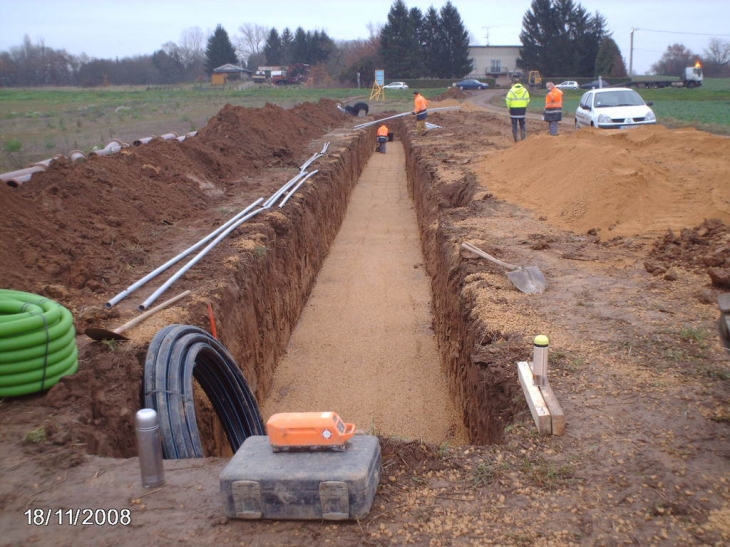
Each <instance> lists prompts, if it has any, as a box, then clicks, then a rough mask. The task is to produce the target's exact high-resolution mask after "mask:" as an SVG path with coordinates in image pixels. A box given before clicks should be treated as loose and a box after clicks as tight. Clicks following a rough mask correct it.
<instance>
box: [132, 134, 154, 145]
mask: <svg viewBox="0 0 730 547" xmlns="http://www.w3.org/2000/svg"><path fill="white" fill-rule="evenodd" d="M156 138H158V137H157V135H150V136H149V137H142V138H141V139H135V140H134V141H133V142H132V144H133V145H134V146H141V145H143V144H149V143H150V142H151V141H153V140H155V139H156Z"/></svg>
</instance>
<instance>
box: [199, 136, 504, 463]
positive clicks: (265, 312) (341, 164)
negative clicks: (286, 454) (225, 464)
mask: <svg viewBox="0 0 730 547" xmlns="http://www.w3.org/2000/svg"><path fill="white" fill-rule="evenodd" d="M393 125H394V127H393V128H394V131H395V134H396V135H397V137H398V138H399V139H400V140H402V142H403V145H404V149H405V155H406V167H407V179H408V192H409V194H410V195H411V196H412V198H413V203H414V206H415V210H416V216H417V219H418V228H419V230H420V234H421V246H422V250H423V256H424V260H425V267H426V271H427V272H428V275H429V277H430V279H431V292H432V308H433V309H432V312H433V328H434V333H435V336H436V339H437V344H438V348H439V350H438V351H439V354H440V359H441V367H442V371H443V372H444V373H445V375H446V377H447V380H448V387H449V391H450V392H451V396H452V397H453V399H454V402H455V403H456V407H457V409H458V411H460V412H461V414H462V419H463V424H464V425H465V426H466V428H467V434H468V436H469V441H470V442H471V443H472V444H490V443H495V442H499V441H500V439H501V436H502V432H503V429H504V427H505V426H506V425H507V424H508V423H509V421H510V419H511V416H512V415H513V414H514V412H515V409H514V403H512V402H511V401H512V399H513V398H514V387H513V386H514V377H513V376H512V375H511V374H510V373H508V372H505V371H504V370H503V369H501V368H500V367H498V366H490V365H494V363H496V362H498V361H499V357H498V356H492V358H491V360H492V361H493V362H491V363H490V362H485V359H484V358H483V357H484V351H483V350H484V349H485V346H488V345H489V344H490V343H491V342H492V340H485V339H484V337H483V336H481V335H480V334H479V333H483V332H484V331H485V327H484V325H481V324H479V322H478V321H476V322H475V321H474V320H473V319H470V310H471V302H470V301H469V300H468V298H465V297H464V296H463V295H462V290H461V288H462V285H463V283H462V280H463V278H464V277H465V276H466V275H468V274H469V273H470V272H469V271H467V269H466V266H463V265H462V261H460V260H458V254H455V252H454V247H455V246H454V245H453V244H452V243H451V240H452V239H453V233H452V231H451V228H450V226H451V222H450V221H449V216H450V215H452V214H454V213H455V212H456V214H458V211H459V209H460V208H462V207H464V206H465V205H467V204H468V203H469V202H470V201H471V200H472V197H473V194H474V193H475V191H476V190H477V184H476V183H475V181H474V179H473V178H470V177H467V178H466V179H465V180H460V181H457V182H453V181H452V182H448V183H447V182H445V181H442V180H440V179H439V178H438V175H436V170H435V169H433V168H432V165H431V161H432V160H431V159H430V157H429V155H428V153H427V152H426V151H425V150H424V149H422V148H421V147H419V146H418V144H414V142H412V140H411V137H410V136H409V131H408V129H407V128H406V127H405V126H404V125H402V124H393ZM416 138H417V137H416ZM326 139H328V140H329V141H330V154H329V155H328V159H327V160H326V161H323V162H322V163H321V164H318V166H317V167H318V169H319V173H318V177H317V184H313V185H310V186H308V187H307V190H306V191H304V192H303V196H304V199H303V201H300V202H298V203H297V204H296V206H293V207H291V208H287V209H286V210H283V211H282V213H281V214H279V213H275V214H273V215H269V217H268V219H269V220H270V221H268V222H267V221H264V222H262V223H261V224H256V225H252V226H250V227H248V228H246V229H247V230H251V231H255V232H257V235H256V236H255V238H258V239H259V240H260V241H261V244H260V246H259V247H257V249H254V253H255V256H256V260H253V261H242V262H241V263H240V267H238V268H237V269H236V270H235V271H233V272H232V274H231V276H230V278H229V279H228V280H227V281H226V283H224V284H223V286H222V288H221V289H220V290H219V291H218V292H217V294H215V296H214V298H215V304H214V305H215V306H216V307H217V308H218V309H219V312H218V314H219V316H220V318H221V319H220V322H221V328H220V335H221V339H222V340H225V341H226V342H227V348H228V350H229V351H230V352H231V353H232V355H233V356H234V358H235V359H236V361H237V362H238V364H239V366H240V367H241V368H242V369H243V371H244V374H245V376H246V378H247V381H248V382H249V385H250V387H251V388H252V390H253V391H254V393H255V394H256V397H257V399H258V400H259V401H264V400H265V399H266V397H267V396H269V395H270V390H271V387H272V380H273V378H274V373H275V370H276V367H277V364H278V363H279V362H280V360H281V359H282V356H283V355H284V353H285V352H286V348H287V344H288V342H289V338H290V336H291V334H292V332H293V329H294V328H295V326H296V323H297V321H298V318H299V316H300V314H301V313H302V310H303V308H304V306H305V304H306V303H307V300H308V298H309V296H310V293H311V291H312V288H313V286H314V284H315V282H316V278H317V274H318V272H319V271H320V268H321V267H322V264H323V262H324V260H325V258H326V256H327V254H328V251H329V249H330V246H331V245H332V244H333V242H334V240H335V238H336V236H337V234H338V231H339V229H340V226H341V224H342V222H343V219H344V217H345V214H346V211H347V206H348V200H349V198H350V194H351V192H352V190H353V188H354V186H355V185H356V183H357V181H358V178H359V176H360V174H361V173H362V171H363V169H364V166H365V164H366V163H367V162H368V160H369V159H370V156H371V155H372V153H373V147H372V142H373V141H374V127H373V130H372V131H370V132H367V133H365V134H362V133H360V134H353V133H351V132H335V133H332V134H329V135H327V136H326ZM395 282H396V283H397V280H396V281H395ZM383 381H386V379H385V378H384V379H383ZM196 407H197V409H198V413H199V418H198V422H199V425H200V427H201V435H202V436H203V437H204V438H205V446H206V453H207V454H208V455H211V456H212V455H224V456H225V455H229V454H230V453H231V450H230V447H228V444H227V442H226V440H225V435H224V434H223V431H222V428H221V426H220V424H219V423H218V422H217V420H216V419H215V415H214V413H213V412H212V409H211V407H210V403H209V402H207V401H206V399H205V396H204V394H202V391H201V397H200V398H199V400H198V401H197V404H196Z"/></svg>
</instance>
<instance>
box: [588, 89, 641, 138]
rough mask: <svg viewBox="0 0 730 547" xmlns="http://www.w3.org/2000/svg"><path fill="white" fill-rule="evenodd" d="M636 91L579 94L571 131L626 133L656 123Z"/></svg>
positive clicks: (599, 91) (609, 90) (595, 90)
mask: <svg viewBox="0 0 730 547" xmlns="http://www.w3.org/2000/svg"><path fill="white" fill-rule="evenodd" d="M651 104H652V103H645V102H644V99H642V98H641V95H639V94H638V93H637V92H636V91H634V90H633V89H629V88H628V87H610V88H604V89H593V90H591V91H587V92H585V93H584V94H583V96H582V97H581V99H580V103H578V108H576V110H575V128H576V129H580V128H581V127H598V128H600V129H630V128H632V127H638V126H640V125H650V124H655V123H656V115H655V114H654V111H653V110H652V109H651V108H649V107H650V106H651Z"/></svg>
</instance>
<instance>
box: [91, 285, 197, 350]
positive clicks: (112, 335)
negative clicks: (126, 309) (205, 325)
mask: <svg viewBox="0 0 730 547" xmlns="http://www.w3.org/2000/svg"><path fill="white" fill-rule="evenodd" d="M189 294H190V291H185V292H182V293H180V294H178V295H177V296H174V297H172V298H170V299H169V300H165V301H164V302H163V303H162V304H160V305H159V306H155V307H154V308H152V309H150V310H147V311H146V312H144V313H141V314H139V315H138V316H137V317H135V318H134V319H132V320H131V321H129V322H127V323H124V325H122V326H121V327H117V328H116V329H114V330H107V329H102V328H100V327H89V328H88V329H86V330H85V331H84V334H86V336H88V337H89V338H91V339H92V340H96V341H97V342H101V341H102V340H129V338H127V337H126V336H124V335H123V334H122V333H123V332H124V331H126V330H129V329H131V328H132V327H133V326H135V325H136V324H138V323H141V322H142V321H144V320H145V319H147V318H148V317H149V316H150V315H152V314H154V313H157V312H158V311H160V310H161V309H163V308H166V307H168V306H171V305H172V304H174V303H175V302H177V301H178V300H180V299H181V298H184V297H185V296H187V295H189Z"/></svg>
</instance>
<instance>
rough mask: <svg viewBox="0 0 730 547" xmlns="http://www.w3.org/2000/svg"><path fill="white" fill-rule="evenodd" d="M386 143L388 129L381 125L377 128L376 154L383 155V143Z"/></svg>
mask: <svg viewBox="0 0 730 547" xmlns="http://www.w3.org/2000/svg"><path fill="white" fill-rule="evenodd" d="M386 142H388V127H387V126H386V125H385V124H381V125H380V127H378V148H377V151H378V152H382V153H383V154H385V143H386Z"/></svg>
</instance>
